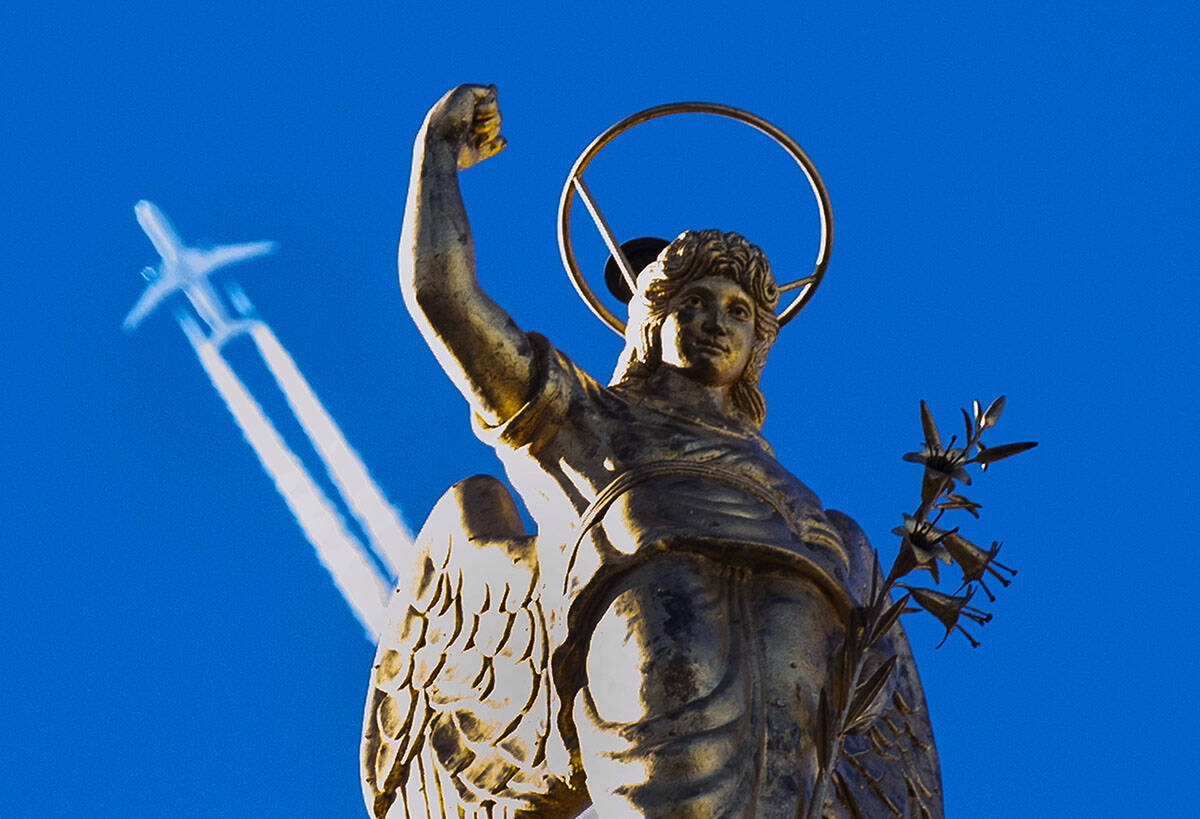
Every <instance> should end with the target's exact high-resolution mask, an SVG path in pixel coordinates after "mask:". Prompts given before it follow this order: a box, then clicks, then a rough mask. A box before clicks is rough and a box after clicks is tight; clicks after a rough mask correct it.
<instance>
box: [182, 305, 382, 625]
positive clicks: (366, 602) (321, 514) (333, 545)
mask: <svg viewBox="0 0 1200 819" xmlns="http://www.w3.org/2000/svg"><path fill="white" fill-rule="evenodd" d="M178 320H179V325H180V326H181V327H182V328H183V331H184V333H185V334H186V335H187V337H188V340H189V341H190V342H191V343H192V347H193V348H194V349H195V350H196V356H197V357H198V358H199V359H200V363H201V365H203V367H204V370H205V371H206V372H207V373H208V377H209V379H210V380H211V381H212V383H213V386H214V387H216V389H217V392H219V393H220V394H221V397H222V398H224V399H225V404H226V405H227V406H228V407H229V411H230V413H232V415H233V417H234V420H236V421H237V424H238V426H239V427H241V429H242V434H243V435H245V437H246V441H247V442H248V443H249V444H250V446H252V447H253V448H254V451H255V453H257V455H258V459H259V461H261V462H262V466H263V469H265V470H266V471H267V474H269V475H270V476H271V478H272V479H273V480H274V481H275V488H276V489H277V490H278V491H279V494H280V495H282V496H283V498H284V500H285V501H287V505H288V508H289V509H291V510H292V514H293V515H295V516H296V522H297V523H299V524H300V528H301V529H302V530H303V531H304V534H305V536H306V537H307V538H308V540H309V542H310V543H312V545H313V548H315V549H316V551H317V557H318V558H319V559H320V561H321V564H322V565H323V566H324V567H325V568H326V570H327V571H328V572H329V574H330V575H331V576H332V577H333V582H334V583H335V584H336V585H337V587H338V589H339V590H340V591H341V592H342V596H343V597H345V598H346V602H347V603H349V604H350V608H351V609H352V610H353V611H354V614H355V616H357V617H358V620H359V622H360V623H362V625H363V628H365V629H366V630H367V636H368V639H370V640H371V641H372V642H374V641H376V640H377V639H378V637H379V633H380V631H381V630H382V629H383V626H384V624H385V622H386V601H387V598H388V594H389V592H390V585H389V584H388V583H387V582H386V581H385V580H384V579H383V578H381V577H380V576H379V573H378V571H377V570H376V569H375V567H374V566H372V565H371V563H370V562H369V561H368V560H367V558H366V556H365V555H366V550H365V549H364V547H363V545H362V544H361V543H360V542H359V541H358V539H357V538H355V537H354V536H353V535H352V534H350V532H349V531H347V530H346V524H345V522H344V521H343V520H342V518H341V515H339V514H338V512H337V510H336V509H335V508H334V506H333V504H332V503H330V501H329V498H328V497H326V496H325V493H324V492H322V491H321V488H320V487H319V486H317V485H316V483H314V482H313V480H312V478H311V477H309V475H308V473H307V472H306V471H305V469H304V466H303V464H302V463H301V462H300V459H299V458H297V457H296V455H295V454H294V453H293V452H292V451H291V450H290V449H288V447H287V444H286V443H284V441H283V438H282V437H280V435H279V433H278V432H277V431H276V429H275V427H274V425H273V424H272V423H271V421H270V419H268V418H267V417H266V415H265V414H264V413H263V410H262V407H260V406H259V405H258V402H257V401H255V400H254V397H253V396H252V395H250V393H249V391H248V390H247V389H246V387H245V385H244V384H242V382H241V380H240V379H239V378H238V377H237V375H236V374H235V373H234V372H233V370H232V369H230V367H229V365H228V364H227V363H226V362H225V359H223V358H222V357H221V354H220V353H219V352H218V351H217V349H216V347H214V346H213V345H212V343H211V342H210V341H209V340H208V339H206V338H205V337H204V335H203V333H202V332H201V330H200V327H199V325H197V324H196V322H195V320H194V319H192V318H191V317H190V316H188V315H182V314H181V315H179V316H178Z"/></svg>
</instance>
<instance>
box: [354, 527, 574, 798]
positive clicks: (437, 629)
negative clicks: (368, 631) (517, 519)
mask: <svg viewBox="0 0 1200 819" xmlns="http://www.w3.org/2000/svg"><path fill="white" fill-rule="evenodd" d="M432 519H433V516H432V515H431V520H432ZM427 528H430V527H429V525H428V524H427ZM422 539H423V540H425V543H422V542H421V540H422ZM431 540H433V541H438V542H430V541H431ZM422 547H423V548H422ZM418 549H419V550H420V553H422V554H423V555H424V557H423V558H422V560H421V564H420V565H419V566H418V569H417V576H416V578H415V579H414V580H413V582H412V583H411V587H406V586H405V585H404V584H402V585H401V588H400V589H399V590H398V591H397V592H396V595H395V596H394V597H393V601H392V603H391V606H390V609H389V614H390V618H389V624H388V626H387V628H386V629H385V630H384V632H383V635H382V637H381V638H380V641H379V649H378V652H377V654H376V658H375V665H374V668H373V671H372V675H371V687H370V690H369V692H368V696H367V706H366V714H365V716H364V724H363V739H362V776H363V795H364V797H365V798H366V801H367V807H368V809H369V810H370V811H372V815H374V816H376V817H384V816H387V815H389V811H391V813H390V815H391V816H393V817H395V816H403V817H416V816H420V817H425V816H438V817H441V816H444V815H445V816H463V815H465V816H475V815H476V814H477V813H478V815H481V816H483V815H486V816H489V817H492V816H495V817H500V816H512V815H515V814H517V813H518V812H520V811H526V810H531V809H535V808H536V806H537V805H538V804H539V800H543V799H545V797H546V796H547V795H548V794H549V793H550V792H551V791H552V790H561V788H560V787H558V785H557V783H556V781H555V780H554V779H553V777H551V776H550V775H549V774H548V773H547V771H546V766H545V750H546V741H547V736H548V733H549V728H550V703H551V700H550V679H549V673H548V647H547V641H546V625H545V622H544V619H543V616H542V609H541V604H540V600H539V598H538V596H537V588H538V582H537V577H538V572H537V561H536V555H535V546H534V538H533V537H532V536H525V537H516V538H504V539H501V540H492V541H484V540H482V539H477V538H476V539H468V538H467V537H466V536H464V535H463V534H462V533H457V534H453V533H452V534H449V535H447V534H446V533H445V532H442V533H434V536H432V537H431V536H429V535H427V533H426V532H425V531H423V532H422V535H421V538H419V539H418ZM393 807H394V808H395V809H394V810H393ZM460 811H461V812H460Z"/></svg>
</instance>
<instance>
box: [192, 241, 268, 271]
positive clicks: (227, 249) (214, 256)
mask: <svg viewBox="0 0 1200 819" xmlns="http://www.w3.org/2000/svg"><path fill="white" fill-rule="evenodd" d="M274 250H275V243H274V242H246V243H245V244H240V245H221V246H220V247H214V248H213V249H212V250H197V251H195V253H196V254H197V257H198V258H197V262H196V273H197V274H199V275H204V274H206V273H208V272H209V271H212V270H216V269H217V268H218V267H224V266H225V265H228V264H235V263H237V262H244V261H246V260H247V259H253V258H254V257H255V256H263V255H266V254H267V253H271V252H272V251H274Z"/></svg>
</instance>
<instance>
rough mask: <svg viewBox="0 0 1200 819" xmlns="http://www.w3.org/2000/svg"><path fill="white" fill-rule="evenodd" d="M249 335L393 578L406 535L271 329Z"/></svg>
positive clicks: (406, 551) (404, 555) (403, 557)
mask: <svg viewBox="0 0 1200 819" xmlns="http://www.w3.org/2000/svg"><path fill="white" fill-rule="evenodd" d="M251 335H252V336H253V338H254V342H255V344H257V345H258V350H259V352H260V353H261V354H262V357H263V360H264V361H265V362H266V364H267V367H268V368H270V370H271V373H272V374H273V375H274V376H275V381H276V382H277V383H278V384H279V387H280V389H282V390H283V394H284V396H286V398H287V402H288V406H290V407H291V409H292V413H293V414H294V415H295V416H296V418H298V419H299V421H300V424H301V426H303V427H304V431H305V433H307V434H308V437H309V440H311V441H312V443H313V446H314V447H316V450H317V452H318V454H320V456H321V460H322V461H324V462H325V468H326V470H327V471H328V472H329V478H330V480H332V481H333V483H334V485H335V486H337V489H338V492H340V493H341V495H342V497H343V498H344V499H345V501H346V505H347V506H348V507H349V508H350V511H351V512H352V513H353V515H354V517H355V519H356V520H358V522H359V524H361V525H362V528H363V531H364V532H366V534H367V539H368V540H369V541H370V542H371V546H372V548H373V549H374V551H375V554H376V555H378V557H379V559H380V560H381V561H382V562H383V565H384V566H385V567H386V569H387V571H388V573H389V574H390V575H391V576H392V577H396V576H398V575H399V574H400V572H399V570H398V564H399V563H401V562H405V563H407V562H409V561H410V560H411V558H409V557H408V556H409V555H411V554H412V535H411V534H410V533H409V532H408V530H407V529H406V528H405V527H404V524H402V523H401V522H400V518H399V516H397V514H396V510H395V508H394V507H393V506H392V505H391V504H390V503H388V501H387V499H386V498H385V497H384V496H383V492H382V491H380V489H379V486H378V484H376V483H375V481H374V480H372V479H371V475H370V474H369V473H368V472H367V468H366V467H365V466H364V465H363V462H362V460H361V459H360V458H359V457H358V454H357V453H356V452H355V451H354V450H353V449H352V448H351V447H350V444H349V443H347V442H346V438H345V436H344V435H342V431H341V429H339V428H338V426H337V424H336V423H334V421H333V419H332V418H331V417H330V416H329V413H328V412H326V411H325V407H324V406H322V404H321V402H320V401H319V400H318V399H317V396H316V395H315V394H314V393H313V391H312V388H311V387H309V385H308V382H307V381H306V380H305V379H304V376H303V375H301V374H300V371H299V370H298V369H297V368H296V363H295V362H294V361H293V360H292V357H291V356H290V355H288V352H287V350H285V349H284V348H283V345H281V344H280V343H279V339H277V338H276V337H275V334H274V333H273V332H272V331H271V328H270V327H268V326H267V325H265V324H262V323H258V324H255V326H254V328H253V329H252V330H251Z"/></svg>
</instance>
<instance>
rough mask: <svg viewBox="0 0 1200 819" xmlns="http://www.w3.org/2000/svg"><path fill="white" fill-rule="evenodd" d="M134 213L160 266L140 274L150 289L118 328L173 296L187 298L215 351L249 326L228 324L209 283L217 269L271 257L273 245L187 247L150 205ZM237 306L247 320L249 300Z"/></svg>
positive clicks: (128, 325) (240, 322)
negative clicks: (209, 332) (209, 333)
mask: <svg viewBox="0 0 1200 819" xmlns="http://www.w3.org/2000/svg"><path fill="white" fill-rule="evenodd" d="M133 211H134V213H135V214H136V215H137V220H138V224H139V225H141V226H142V230H144V231H145V232H146V235H147V236H148V237H150V241H151V243H153V245H154V249H155V250H157V251H158V255H159V256H161V257H162V262H161V263H160V264H159V265H158V267H156V268H155V267H147V268H146V269H145V270H143V271H142V275H143V276H144V277H145V278H146V279H147V280H148V281H149V282H150V286H149V287H147V288H146V290H145V292H143V293H142V296H141V298H140V299H138V301H137V304H135V305H134V306H133V309H132V310H130V311H129V315H128V316H126V317H125V321H124V322H123V324H122V326H123V327H124V328H125V329H126V330H127V331H129V330H133V329H134V328H135V327H137V326H138V325H139V324H141V322H142V319H144V318H145V317H146V316H148V315H149V314H150V313H151V312H152V311H153V310H154V309H155V308H156V307H158V305H159V304H160V303H161V302H162V300H163V299H165V298H166V297H167V296H169V295H170V294H171V293H174V292H175V291H176V290H179V291H182V292H183V294H184V295H185V296H187V298H188V301H190V302H191V303H192V306H193V307H195V308H196V312H197V313H199V314H200V318H202V319H204V321H205V323H206V324H208V326H209V327H211V328H212V332H213V335H212V338H213V341H214V343H216V344H217V345H218V346H220V342H221V341H223V340H224V339H226V338H228V337H229V336H231V335H233V334H234V333H237V332H240V331H242V330H244V329H246V328H247V327H249V326H252V325H253V322H247V321H244V320H239V319H232V318H230V316H229V313H227V312H226V311H225V307H224V306H223V305H222V304H221V299H220V297H219V296H218V295H217V293H216V291H214V290H213V287H212V284H211V283H209V281H208V277H209V275H210V274H211V273H212V272H213V271H214V270H216V269H218V268H221V267H225V266H226V265H230V264H235V263H237V262H244V261H246V260H247V259H253V258H255V257H257V256H262V255H265V254H267V253H271V252H272V251H274V250H275V243H274V242H246V243H243V244H236V245H221V246H219V247H214V248H211V249H208V250H204V249H200V248H194V247H187V246H186V245H184V244H183V241H182V240H181V239H180V238H179V234H178V233H176V232H175V228H174V227H172V226H171V222H170V220H168V219H167V217H166V215H164V214H163V212H162V211H161V210H159V209H158V207H157V206H156V205H155V204H154V203H153V202H148V201H146V200H145V199H143V200H142V201H140V202H138V203H137V204H136V205H134V207H133ZM236 302H237V305H238V312H239V313H241V314H242V315H243V316H244V315H246V312H247V309H249V300H248V299H245V298H244V297H243V298H242V299H238V300H236Z"/></svg>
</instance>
